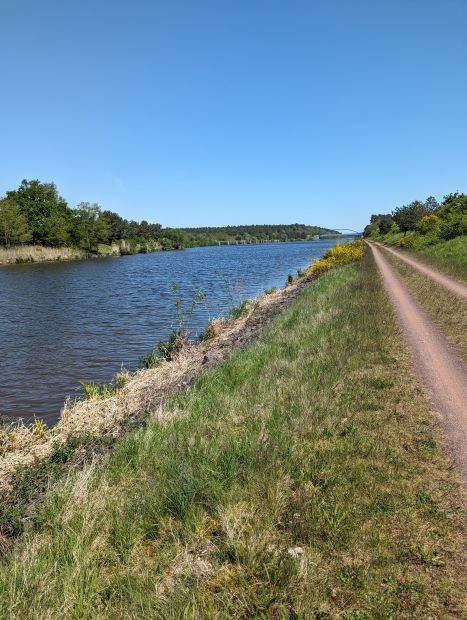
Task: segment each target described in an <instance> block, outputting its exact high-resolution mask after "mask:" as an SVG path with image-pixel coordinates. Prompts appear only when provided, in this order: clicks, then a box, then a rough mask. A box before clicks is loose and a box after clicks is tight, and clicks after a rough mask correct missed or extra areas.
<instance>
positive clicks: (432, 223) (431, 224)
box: [417, 215, 441, 235]
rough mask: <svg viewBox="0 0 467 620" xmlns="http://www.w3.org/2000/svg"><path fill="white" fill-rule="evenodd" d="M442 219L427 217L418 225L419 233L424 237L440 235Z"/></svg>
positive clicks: (433, 216)
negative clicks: (434, 234)
mask: <svg viewBox="0 0 467 620" xmlns="http://www.w3.org/2000/svg"><path fill="white" fill-rule="evenodd" d="M440 226H441V219H440V218H439V217H438V216H437V215H425V216H424V217H422V219H421V220H420V221H419V222H418V224H417V231H418V232H419V233H421V234H422V235H429V234H433V233H438V232H439V228H440Z"/></svg>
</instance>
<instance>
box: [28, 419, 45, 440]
mask: <svg viewBox="0 0 467 620" xmlns="http://www.w3.org/2000/svg"><path fill="white" fill-rule="evenodd" d="M46 432H47V424H46V423H45V422H44V420H41V419H39V418H35V419H34V422H33V423H32V424H31V433H32V434H33V435H36V437H44V435H45V434H46Z"/></svg>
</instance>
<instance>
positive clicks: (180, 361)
mask: <svg viewBox="0 0 467 620" xmlns="http://www.w3.org/2000/svg"><path fill="white" fill-rule="evenodd" d="M306 284H307V279H306V278H302V279H301V280H297V281H295V282H294V283H293V284H292V285H289V286H288V287H287V288H285V289H277V290H276V291H275V292H274V293H272V294H269V295H265V296H263V297H262V298H261V299H260V300H259V301H255V302H254V303H246V304H244V310H245V312H244V313H243V314H242V315H241V316H240V317H239V318H238V319H236V320H228V319H219V320H214V321H213V322H212V323H211V326H210V328H209V329H208V330H207V331H208V335H209V338H208V339H207V340H206V341H203V342H201V343H199V344H191V345H189V346H186V347H185V348H184V349H183V350H182V351H181V352H180V354H178V355H177V358H176V359H175V360H173V361H170V362H166V361H163V362H162V363H161V365H159V366H158V367H157V368H153V369H150V370H141V371H139V372H136V373H135V374H133V375H131V374H130V373H127V372H125V373H124V375H123V377H124V380H123V381H120V378H121V373H119V375H117V376H116V377H115V383H116V386H117V387H118V386H120V387H119V389H117V390H116V391H115V393H114V394H113V395H112V396H110V397H108V398H102V397H101V396H99V397H98V398H93V399H87V400H86V399H85V400H77V401H73V402H71V401H69V402H67V403H65V405H64V407H63V409H62V411H61V415H60V419H59V422H58V423H57V424H56V425H55V426H54V427H53V428H51V429H49V430H48V432H45V433H43V434H42V435H41V436H38V435H36V434H34V433H33V432H32V429H31V427H25V426H20V427H16V426H8V425H4V426H0V490H1V489H2V488H3V489H4V488H6V487H8V485H9V481H10V479H11V476H12V474H13V472H14V471H15V469H16V468H17V467H19V466H27V465H32V464H37V463H38V462H39V461H41V460H43V459H45V458H47V457H49V456H50V455H51V454H52V453H53V451H54V449H55V447H56V445H57V444H64V443H65V442H66V441H67V439H68V438H69V437H76V436H81V435H93V436H99V435H111V436H113V437H117V436H118V435H120V433H121V432H122V431H124V430H125V428H126V426H127V424H128V422H129V421H131V420H134V419H137V418H140V417H142V416H144V415H145V414H146V413H147V412H148V411H156V410H159V409H160V407H161V405H162V404H163V402H164V401H165V400H166V399H167V397H169V396H170V395H172V394H173V393H174V392H177V391H180V390H182V389H185V388H186V387H187V386H189V385H190V384H191V383H192V382H193V381H194V379H195V378H196V377H197V376H198V375H199V374H200V373H201V372H202V371H203V370H204V369H206V368H207V367H209V366H210V365H212V364H213V363H219V362H220V361H222V360H223V359H225V358H226V357H227V356H229V355H230V354H231V353H232V352H233V351H234V350H236V349H238V348H240V347H242V346H244V345H245V344H247V343H248V342H250V341H251V340H252V339H253V338H255V337H256V336H257V335H258V334H259V333H260V332H261V331H262V329H263V328H264V327H265V325H266V324H267V323H268V322H269V321H270V320H271V319H272V317H273V316H274V315H275V314H277V313H278V312H280V310H282V309H283V308H285V307H286V306H287V305H288V304H289V303H291V301H292V300H293V299H294V298H295V297H296V296H297V295H299V294H300V292H301V291H302V290H303V287H304V286H306ZM206 358H207V359H208V363H206Z"/></svg>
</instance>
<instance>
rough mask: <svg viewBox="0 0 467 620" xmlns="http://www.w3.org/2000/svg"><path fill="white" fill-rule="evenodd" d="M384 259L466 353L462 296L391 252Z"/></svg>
mask: <svg viewBox="0 0 467 620" xmlns="http://www.w3.org/2000/svg"><path fill="white" fill-rule="evenodd" d="M384 258H385V259H386V260H387V261H388V263H389V264H390V265H391V266H392V267H393V268H394V269H395V271H396V272H397V274H398V275H399V277H400V278H401V280H402V282H403V283H404V284H405V285H406V287H407V288H408V290H409V291H410V292H411V294H412V295H413V297H414V298H415V299H416V300H417V301H418V303H419V304H420V306H421V307H422V308H423V309H424V310H425V311H426V312H427V313H428V315H429V316H430V317H431V319H432V320H433V322H434V323H436V325H438V327H440V328H441V330H442V331H443V332H444V334H445V335H446V338H447V339H448V340H449V341H450V342H452V343H453V344H454V345H456V347H457V348H458V349H459V351H461V353H462V354H463V355H464V356H467V304H466V303H465V301H464V300H463V299H461V298H460V297H458V296H457V295H455V294H454V293H451V292H450V291H448V290H446V289H445V288H444V286H442V285H441V284H438V283H437V282H434V281H433V280H432V279H431V278H430V277H429V276H426V275H425V274H423V273H421V272H420V271H418V270H417V269H414V268H413V267H411V266H410V265H407V264H406V263H404V262H403V261H402V260H400V259H398V258H397V257H396V256H394V255H393V254H390V253H389V252H384Z"/></svg>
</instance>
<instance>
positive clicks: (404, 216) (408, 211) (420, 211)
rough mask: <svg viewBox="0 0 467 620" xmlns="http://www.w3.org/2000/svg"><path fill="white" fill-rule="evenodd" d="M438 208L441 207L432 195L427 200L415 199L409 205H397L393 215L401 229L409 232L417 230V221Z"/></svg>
mask: <svg viewBox="0 0 467 620" xmlns="http://www.w3.org/2000/svg"><path fill="white" fill-rule="evenodd" d="M437 208H439V205H438V203H437V202H436V200H435V199H434V198H433V197H431V196H430V197H428V198H427V199H426V200H425V202H421V201H420V200H415V201H414V202H411V203H410V204H408V205H404V206H402V207H397V208H396V209H395V210H394V211H393V214H392V217H393V219H394V221H395V222H396V224H397V225H398V226H399V228H400V230H402V231H403V232H407V231H409V230H415V228H416V226H417V223H418V222H419V221H420V220H421V219H422V217H424V216H425V215H431V214H432V213H433V212H434V211H435V210H436V209H437ZM388 232H389V231H388Z"/></svg>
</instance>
